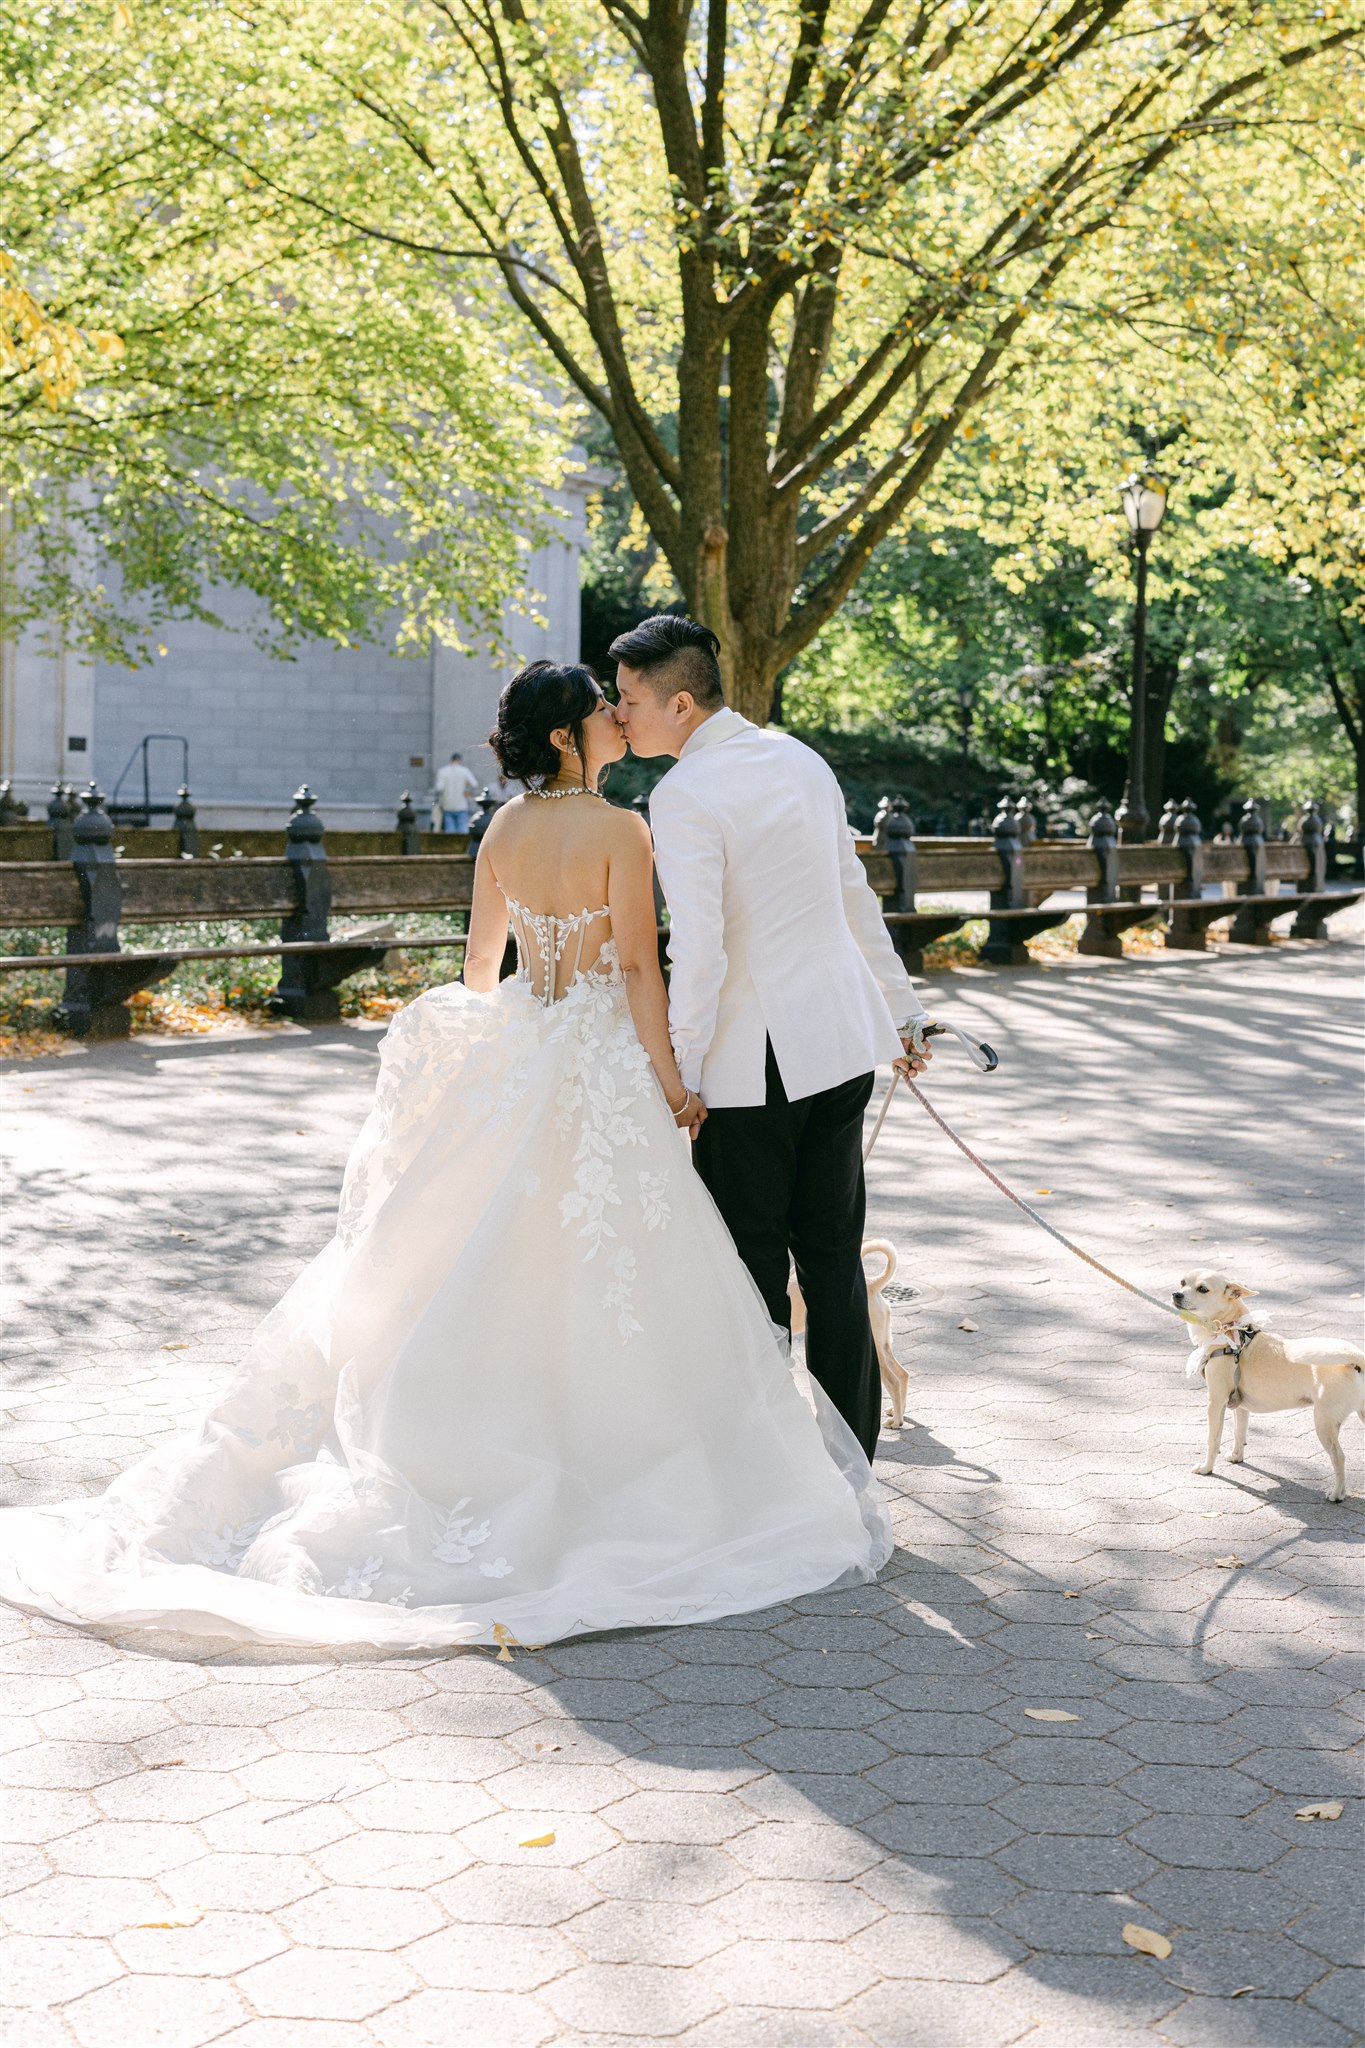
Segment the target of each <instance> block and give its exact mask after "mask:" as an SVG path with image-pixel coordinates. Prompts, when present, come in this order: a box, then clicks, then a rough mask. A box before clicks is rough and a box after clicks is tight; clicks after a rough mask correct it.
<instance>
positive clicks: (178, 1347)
mask: <svg viewBox="0 0 1365 2048" xmlns="http://www.w3.org/2000/svg"><path fill="white" fill-rule="evenodd" d="M161 1348H162V1350H163V1351H188V1350H189V1348H190V1347H189V1345H188V1344H163V1345H162V1347H161Z"/></svg>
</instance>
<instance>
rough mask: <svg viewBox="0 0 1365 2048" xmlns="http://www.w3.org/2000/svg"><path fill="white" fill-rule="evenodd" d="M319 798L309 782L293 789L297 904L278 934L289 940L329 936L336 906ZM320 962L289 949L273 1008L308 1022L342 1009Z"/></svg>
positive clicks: (290, 841)
mask: <svg viewBox="0 0 1365 2048" xmlns="http://www.w3.org/2000/svg"><path fill="white" fill-rule="evenodd" d="M316 802H317V798H316V797H315V796H314V794H313V792H312V790H311V789H310V788H309V787H308V785H307V783H306V782H305V783H304V785H303V787H302V788H301V789H297V790H295V792H294V810H293V814H292V816H291V817H290V820H289V823H288V824H287V825H286V826H285V833H284V840H285V844H284V857H285V859H286V860H287V861H288V862H289V865H290V867H291V868H292V870H293V874H294V909H293V910H292V911H291V913H290V914H289V916H288V917H286V918H285V919H284V920H283V922H282V923H281V925H280V937H281V939H283V940H284V941H285V943H286V944H288V943H289V941H290V940H299V939H325V938H326V937H327V936H328V932H327V919H328V916H329V914H330V912H331V908H332V878H331V875H330V874H329V873H328V870H327V848H326V847H325V846H324V845H323V843H322V835H323V824H322V820H321V818H320V817H319V816H318V815H317V813H316V811H315V810H314V809H313V805H314V804H315V803H316ZM321 964H322V963H321V962H320V961H319V960H318V959H317V957H316V956H314V955H310V954H308V953H286V954H285V956H284V958H283V959H282V960H281V962H280V978H279V982H278V984H277V986H276V987H275V989H274V991H273V993H272V994H271V997H270V1007H271V1009H272V1010H282V1011H283V1012H284V1013H285V1015H286V1016H289V1017H299V1018H302V1019H304V1020H306V1021H308V1022H310V1023H325V1022H327V1021H328V1020H329V1019H331V1018H334V1017H339V1016H340V1015H341V998H340V997H339V996H338V994H337V992H336V990H335V988H333V987H332V986H331V985H330V983H329V982H328V981H327V980H326V979H325V978H321V977H319V975H318V972H317V969H318V967H319V966H320V965H321Z"/></svg>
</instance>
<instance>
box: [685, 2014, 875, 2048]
mask: <svg viewBox="0 0 1365 2048" xmlns="http://www.w3.org/2000/svg"><path fill="white" fill-rule="evenodd" d="M678 2041H679V2043H680V2044H681V2048H866V2041H867V2036H866V2035H865V2034H863V2033H861V2032H859V2031H857V2030H856V2029H855V2028H853V2027H851V2026H849V2025H848V2024H847V2023H846V2022H845V2021H843V2020H841V2019H839V2018H838V2017H837V2016H836V2015H835V2014H833V2013H827V2012H792V2011H790V2010H785V2011H784V2010H778V2009H772V2008H770V2009H768V2010H766V2011H765V2010H764V2009H763V2008H761V2007H759V2006H752V2005H745V2006H731V2007H730V2008H729V2010H728V2011H727V2012H722V2013H717V2014H716V2015H715V2017H714V2018H712V2019H709V2020H703V2021H702V2023H701V2025H700V2026H698V2027H689V2028H688V2029H687V2031H686V2033H684V2034H680V2035H679V2036H678Z"/></svg>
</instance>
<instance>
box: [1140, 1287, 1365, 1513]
mask: <svg viewBox="0 0 1365 2048" xmlns="http://www.w3.org/2000/svg"><path fill="white" fill-rule="evenodd" d="M1255 1292H1256V1290H1255V1288H1254V1287H1243V1286H1241V1285H1240V1284H1239V1283H1238V1282H1237V1281H1235V1280H1229V1279H1228V1277H1227V1275H1226V1273H1213V1272H1209V1271H1207V1270H1205V1269H1202V1268H1201V1269H1200V1270H1199V1271H1198V1272H1194V1273H1187V1274H1186V1275H1185V1277H1184V1279H1183V1280H1182V1281H1181V1283H1180V1285H1179V1286H1178V1287H1177V1288H1175V1289H1174V1291H1173V1292H1172V1295H1171V1299H1172V1301H1173V1302H1174V1303H1175V1305H1176V1307H1177V1308H1178V1309H1179V1310H1180V1312H1181V1314H1182V1315H1183V1316H1185V1318H1186V1319H1187V1321H1189V1322H1190V1323H1191V1324H1192V1325H1193V1327H1194V1330H1195V1331H1196V1333H1197V1335H1196V1347H1195V1349H1194V1351H1193V1352H1192V1353H1191V1354H1190V1362H1189V1365H1188V1367H1187V1370H1188V1371H1189V1372H1190V1373H1191V1374H1194V1373H1195V1372H1200V1373H1202V1374H1203V1376H1204V1381H1205V1384H1206V1385H1207V1387H1208V1390H1209V1444H1208V1453H1207V1456H1206V1457H1205V1460H1204V1463H1203V1464H1202V1465H1196V1466H1195V1468H1194V1469H1195V1471H1196V1472H1201V1473H1209V1472H1212V1470H1213V1466H1214V1460H1215V1459H1216V1458H1217V1456H1218V1448H1219V1445H1220V1443H1221V1442H1222V1437H1223V1418H1224V1416H1225V1414H1226V1413H1227V1410H1228V1409H1229V1408H1231V1409H1232V1411H1233V1418H1234V1419H1233V1428H1232V1463H1233V1464H1234V1465H1240V1464H1241V1463H1242V1459H1243V1456H1244V1454H1245V1451H1246V1440H1247V1421H1248V1418H1249V1417H1250V1416H1252V1415H1274V1414H1278V1413H1279V1412H1280V1411H1281V1410H1283V1409H1286V1408H1311V1409H1312V1411H1313V1427H1314V1429H1316V1431H1317V1433H1318V1442H1319V1443H1320V1444H1321V1445H1322V1447H1323V1449H1324V1450H1325V1451H1326V1453H1327V1455H1328V1457H1329V1458H1330V1459H1331V1461H1332V1485H1331V1487H1330V1488H1329V1490H1328V1494H1327V1498H1328V1500H1344V1499H1345V1497H1346V1454H1345V1452H1344V1451H1343V1450H1342V1448H1341V1425H1342V1423H1343V1422H1345V1421H1346V1420H1347V1418H1348V1417H1349V1416H1352V1415H1358V1416H1359V1417H1360V1418H1361V1420H1362V1421H1365V1351H1361V1350H1359V1349H1358V1348H1357V1346H1356V1345H1354V1344H1346V1343H1343V1342H1342V1341H1341V1340H1340V1339H1338V1338H1334V1337H1298V1338H1285V1337H1281V1336H1279V1335H1277V1334H1276V1332H1274V1331H1273V1330H1261V1329H1258V1328H1257V1327H1256V1325H1255V1324H1254V1323H1253V1322H1252V1320H1251V1317H1250V1315H1249V1314H1248V1312H1247V1306H1246V1304H1247V1300H1248V1298H1249V1297H1250V1296H1251V1295H1253V1294H1254V1293H1255Z"/></svg>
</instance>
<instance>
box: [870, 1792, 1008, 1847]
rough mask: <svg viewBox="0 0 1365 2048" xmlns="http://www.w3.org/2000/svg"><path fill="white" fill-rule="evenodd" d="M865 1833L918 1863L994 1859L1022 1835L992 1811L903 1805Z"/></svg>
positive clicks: (873, 1821) (875, 1821) (875, 1820)
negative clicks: (926, 1859) (923, 1860)
mask: <svg viewBox="0 0 1365 2048" xmlns="http://www.w3.org/2000/svg"><path fill="white" fill-rule="evenodd" d="M862 1831H863V1833H864V1834H865V1835H866V1836H867V1837H868V1838H869V1839H870V1840H871V1841H873V1842H876V1843H878V1844H880V1845H881V1847H883V1848H886V1849H898V1850H901V1851H903V1852H904V1853H905V1854H906V1855H907V1856H913V1857H915V1858H916V1860H918V1859H919V1858H920V1857H925V1856H934V1857H941V1856H969V1857H970V1856H991V1855H993V1854H994V1853H995V1852H996V1851H997V1850H999V1849H1003V1848H1004V1847H1005V1845H1006V1843H1007V1842H1011V1841H1013V1839H1014V1837H1015V1835H1016V1834H1017V1833H1018V1832H1019V1830H1018V1828H1017V1827H1016V1826H1015V1825H1014V1823H1013V1822H1012V1821H1009V1820H1007V1819H1006V1818H1005V1816H1004V1815H1003V1814H1001V1813H996V1812H994V1811H993V1810H992V1809H991V1808H990V1807H968V1808H962V1807H959V1806H954V1805H953V1804H952V1803H951V1801H942V1802H939V1803H937V1804H935V1805H933V1806H912V1805H911V1804H909V1802H908V1801H901V1802H899V1803H898V1804H896V1805H895V1806H891V1807H888V1808H887V1809H886V1811H885V1812H884V1813H878V1814H874V1815H873V1816H872V1818H871V1819H870V1820H868V1821H865V1822H864V1823H863V1830H862Z"/></svg>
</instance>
